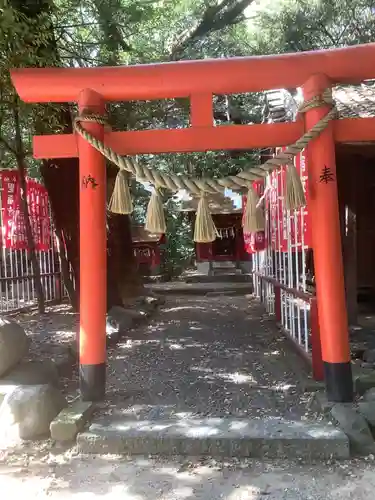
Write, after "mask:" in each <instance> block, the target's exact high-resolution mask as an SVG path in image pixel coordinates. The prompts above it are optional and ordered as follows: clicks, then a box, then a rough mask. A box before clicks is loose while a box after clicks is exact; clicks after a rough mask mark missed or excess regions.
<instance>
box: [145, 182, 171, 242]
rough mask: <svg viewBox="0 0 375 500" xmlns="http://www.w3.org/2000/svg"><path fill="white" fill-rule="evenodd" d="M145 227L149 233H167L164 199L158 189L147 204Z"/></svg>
mask: <svg viewBox="0 0 375 500" xmlns="http://www.w3.org/2000/svg"><path fill="white" fill-rule="evenodd" d="M145 229H146V231H148V232H149V233H156V234H165V232H166V230H167V226H166V224H165V217H164V207H163V200H162V198H161V195H160V192H159V190H158V189H156V188H155V189H154V191H153V193H152V195H151V198H150V201H149V202H148V206H147V213H146V223H145Z"/></svg>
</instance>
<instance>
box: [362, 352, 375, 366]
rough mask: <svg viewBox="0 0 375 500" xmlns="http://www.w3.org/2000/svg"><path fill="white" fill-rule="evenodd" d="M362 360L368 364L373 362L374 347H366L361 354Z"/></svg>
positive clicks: (374, 361)
mask: <svg viewBox="0 0 375 500" xmlns="http://www.w3.org/2000/svg"><path fill="white" fill-rule="evenodd" d="M362 359H363V361H365V362H366V363H368V364H370V365H374V364H375V349H366V351H365V352H364V353H363V356H362Z"/></svg>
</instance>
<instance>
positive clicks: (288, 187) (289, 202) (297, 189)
mask: <svg viewBox="0 0 375 500" xmlns="http://www.w3.org/2000/svg"><path fill="white" fill-rule="evenodd" d="M305 205H306V198H305V193H304V191H303V185H302V181H301V177H300V176H299V175H298V172H297V169H296V167H295V166H294V165H293V164H289V165H288V166H287V168H286V179H285V207H286V209H287V210H298V209H300V208H302V207H303V206H305Z"/></svg>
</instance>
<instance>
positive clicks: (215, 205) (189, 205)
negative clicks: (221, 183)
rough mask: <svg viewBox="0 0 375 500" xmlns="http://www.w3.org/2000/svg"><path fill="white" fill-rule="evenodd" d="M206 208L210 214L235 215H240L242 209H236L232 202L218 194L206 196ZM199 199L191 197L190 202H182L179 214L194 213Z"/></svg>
mask: <svg viewBox="0 0 375 500" xmlns="http://www.w3.org/2000/svg"><path fill="white" fill-rule="evenodd" d="M207 199H208V206H209V209H210V212H211V213H212V214H236V213H242V208H237V207H236V206H235V205H234V203H233V200H232V199H231V198H229V197H227V196H224V195H222V194H220V193H216V194H212V195H208V197H207ZM198 203H199V198H198V197H194V196H193V197H192V198H191V199H190V200H182V201H181V205H180V208H179V210H180V211H181V212H196V211H197V208H198Z"/></svg>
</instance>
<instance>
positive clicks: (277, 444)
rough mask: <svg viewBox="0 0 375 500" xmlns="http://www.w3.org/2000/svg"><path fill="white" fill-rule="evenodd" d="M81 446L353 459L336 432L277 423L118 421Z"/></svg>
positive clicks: (83, 437)
mask: <svg viewBox="0 0 375 500" xmlns="http://www.w3.org/2000/svg"><path fill="white" fill-rule="evenodd" d="M77 445H78V448H79V450H80V451H81V452H82V453H114V454H116V453H126V454H134V455H149V454H152V455H153V454H161V455H185V456H202V455H209V456H213V457H220V458H222V457H258V458H265V457H267V458H299V459H305V460H311V459H316V458H319V459H328V458H331V457H333V458H349V441H348V438H347V437H346V436H345V434H344V433H343V432H342V431H340V430H339V429H336V428H335V427H334V426H332V425H327V424H321V423H308V422H302V421H287V420H282V419H278V418H274V419H271V418H267V419H264V420H262V419H252V420H249V419H241V418H239V419H235V418H233V419H232V418H203V419H200V418H184V419H182V420H176V419H167V420H134V421H129V420H126V421H117V422H116V421H114V422H109V423H102V424H92V425H91V426H90V428H89V430H88V431H86V432H83V433H80V434H78V436H77Z"/></svg>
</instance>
